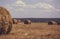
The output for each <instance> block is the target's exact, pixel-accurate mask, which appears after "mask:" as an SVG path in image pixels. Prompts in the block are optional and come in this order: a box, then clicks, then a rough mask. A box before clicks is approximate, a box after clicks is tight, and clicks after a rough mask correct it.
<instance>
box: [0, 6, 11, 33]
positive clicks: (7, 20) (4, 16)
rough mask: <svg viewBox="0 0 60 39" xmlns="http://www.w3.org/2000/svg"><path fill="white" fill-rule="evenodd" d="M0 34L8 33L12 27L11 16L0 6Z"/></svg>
mask: <svg viewBox="0 0 60 39" xmlns="http://www.w3.org/2000/svg"><path fill="white" fill-rule="evenodd" d="M0 25H1V26H2V27H1V26H0V34H8V33H10V31H11V29H12V18H11V15H10V13H9V12H8V10H7V9H5V8H3V7H0Z"/></svg>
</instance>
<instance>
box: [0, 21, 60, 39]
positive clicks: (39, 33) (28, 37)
mask: <svg viewBox="0 0 60 39" xmlns="http://www.w3.org/2000/svg"><path fill="white" fill-rule="evenodd" d="M0 39H60V25H48V23H42V22H41V23H39V22H37V23H32V24H24V23H18V24H13V26H12V31H11V32H10V33H9V34H8V35H0Z"/></svg>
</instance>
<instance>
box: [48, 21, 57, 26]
mask: <svg viewBox="0 0 60 39" xmlns="http://www.w3.org/2000/svg"><path fill="white" fill-rule="evenodd" d="M48 25H57V23H56V22H55V21H49V22H48Z"/></svg>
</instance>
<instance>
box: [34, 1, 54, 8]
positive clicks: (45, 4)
mask: <svg viewBox="0 0 60 39" xmlns="http://www.w3.org/2000/svg"><path fill="white" fill-rule="evenodd" d="M35 6H36V7H39V8H44V9H54V7H53V6H52V5H50V4H47V3H41V2H40V3H37V4H35Z"/></svg>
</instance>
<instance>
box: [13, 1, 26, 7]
mask: <svg viewBox="0 0 60 39" xmlns="http://www.w3.org/2000/svg"><path fill="white" fill-rule="evenodd" d="M14 5H15V6H22V7H24V6H26V4H25V3H24V2H23V1H21V0H19V1H16V2H15V3H14Z"/></svg>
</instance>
